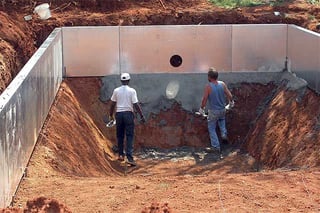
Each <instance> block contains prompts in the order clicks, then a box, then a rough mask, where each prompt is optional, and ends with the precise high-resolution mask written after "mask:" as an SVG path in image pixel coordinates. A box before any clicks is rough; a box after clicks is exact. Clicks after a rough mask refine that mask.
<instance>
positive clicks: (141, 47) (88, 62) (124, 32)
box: [63, 24, 287, 77]
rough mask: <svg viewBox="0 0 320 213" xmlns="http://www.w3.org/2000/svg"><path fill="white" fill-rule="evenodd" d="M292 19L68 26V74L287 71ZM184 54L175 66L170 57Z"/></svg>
mask: <svg viewBox="0 0 320 213" xmlns="http://www.w3.org/2000/svg"><path fill="white" fill-rule="evenodd" d="M286 41H287V25H285V24H278V25H193V26H192V25H188V26H170V25H169V26H168V25H165V26H121V27H98V28H93V27H71V28H69V27H66V28H63V47H64V54H63V55H64V62H65V67H66V75H67V76H68V77H76V76H105V75H110V74H117V73H120V72H130V73H164V72H165V73H198V72H206V71H207V69H208V67H210V66H214V67H215V68H217V69H218V70H220V71H269V70H271V71H281V70H283V68H284V65H285V59H286V56H287V55H286V54H287V42H286ZM173 55H179V56H181V58H182V64H181V66H179V67H174V66H172V65H171V64H170V58H171V57H172V56H173Z"/></svg>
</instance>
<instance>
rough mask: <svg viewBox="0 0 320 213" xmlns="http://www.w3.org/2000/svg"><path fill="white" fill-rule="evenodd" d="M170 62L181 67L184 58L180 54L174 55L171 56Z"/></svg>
mask: <svg viewBox="0 0 320 213" xmlns="http://www.w3.org/2000/svg"><path fill="white" fill-rule="evenodd" d="M170 64H171V66H173V67H180V66H181V64H182V58H181V56H180V55H173V56H171V58H170Z"/></svg>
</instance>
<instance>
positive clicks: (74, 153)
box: [39, 79, 115, 176]
mask: <svg viewBox="0 0 320 213" xmlns="http://www.w3.org/2000/svg"><path fill="white" fill-rule="evenodd" d="M80 88H82V89H81V90H80ZM98 91H99V84H98V80H97V79H93V80H91V81H90V80H88V79H77V80H66V81H65V82H64V83H62V85H61V87H60V90H59V92H58V95H57V98H56V101H55V103H54V104H53V106H52V107H51V111H50V113H49V116H48V118H47V121H46V124H45V127H44V129H43V131H42V132H41V136H40V139H39V145H40V147H39V148H41V149H43V150H42V151H43V155H44V159H45V161H47V162H49V163H50V164H51V165H52V166H53V167H54V168H55V169H56V170H57V171H59V172H62V173H65V174H69V175H76V176H100V175H106V174H109V173H114V172H115V171H114V169H113V167H112V166H111V165H110V159H109V158H110V157H111V156H112V153H111V152H110V151H109V150H111V147H112V145H111V142H110V141H109V140H108V139H107V138H106V137H105V133H104V132H105V131H104V129H105V126H104V125H103V124H102V123H103V120H102V116H101V115H103V114H104V111H105V106H104V104H103V103H101V102H100V101H99V99H98V98H99V93H98Z"/></svg>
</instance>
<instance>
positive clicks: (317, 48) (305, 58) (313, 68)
mask: <svg viewBox="0 0 320 213" xmlns="http://www.w3.org/2000/svg"><path fill="white" fill-rule="evenodd" d="M288 58H289V62H290V63H289V65H290V68H291V71H292V72H294V73H296V74H297V75H298V76H299V77H301V78H304V79H305V80H306V81H307V82H308V84H309V86H310V87H311V88H313V89H315V90H316V91H317V92H318V93H320V34H318V33H315V32H312V31H309V30H306V29H303V28H301V27H297V26H294V25H289V28H288Z"/></svg>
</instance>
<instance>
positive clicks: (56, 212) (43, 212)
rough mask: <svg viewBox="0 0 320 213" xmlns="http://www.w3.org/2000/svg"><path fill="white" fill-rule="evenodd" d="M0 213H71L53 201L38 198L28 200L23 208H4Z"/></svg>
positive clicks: (62, 205)
mask: <svg viewBox="0 0 320 213" xmlns="http://www.w3.org/2000/svg"><path fill="white" fill-rule="evenodd" d="M0 213H71V211H70V210H69V209H68V207H66V206H65V205H64V204H61V203H59V202H58V201H57V200H55V199H49V198H45V197H39V198H36V199H33V200H28V201H27V204H26V207H25V208H16V207H13V208H6V209H3V210H0Z"/></svg>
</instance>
